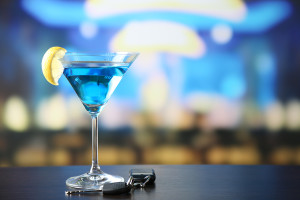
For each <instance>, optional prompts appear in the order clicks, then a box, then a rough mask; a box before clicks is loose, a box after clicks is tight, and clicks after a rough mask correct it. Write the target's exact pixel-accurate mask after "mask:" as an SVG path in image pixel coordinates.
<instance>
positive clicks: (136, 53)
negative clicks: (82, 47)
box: [65, 51, 140, 56]
mask: <svg viewBox="0 0 300 200" xmlns="http://www.w3.org/2000/svg"><path fill="white" fill-rule="evenodd" d="M139 54H140V53H139V52H126V51H122V52H75V51H71V52H68V51H67V52H66V53H65V56H115V55H139Z"/></svg>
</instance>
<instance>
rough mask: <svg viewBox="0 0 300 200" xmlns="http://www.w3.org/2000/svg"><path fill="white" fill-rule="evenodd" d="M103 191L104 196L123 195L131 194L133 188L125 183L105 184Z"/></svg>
mask: <svg viewBox="0 0 300 200" xmlns="http://www.w3.org/2000/svg"><path fill="white" fill-rule="evenodd" d="M102 190H103V194H110V195H113V194H123V193H128V192H130V190H131V187H130V186H128V185H127V184H126V183H125V182H116V183H105V184H104V185H103V189H102Z"/></svg>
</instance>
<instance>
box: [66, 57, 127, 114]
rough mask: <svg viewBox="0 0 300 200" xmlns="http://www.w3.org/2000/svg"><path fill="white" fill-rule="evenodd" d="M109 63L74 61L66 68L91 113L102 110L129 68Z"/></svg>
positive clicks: (69, 78) (72, 83)
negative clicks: (109, 64)
mask: <svg viewBox="0 0 300 200" xmlns="http://www.w3.org/2000/svg"><path fill="white" fill-rule="evenodd" d="M107 65H108V63H106V64H104V63H100V62H98V63H97V62H91V63H87V62H85V63H79V62H73V63H72V64H71V65H70V66H69V67H66V68H65V69H64V75H65V76H66V78H67V79H68V81H69V82H70V84H71V85H72V87H73V88H74V90H75V92H76V93H77V95H78V97H79V98H80V100H81V101H82V103H83V105H84V106H85V108H86V110H87V111H89V112H90V113H99V112H100V111H101V109H102V108H103V106H104V105H105V104H106V102H107V101H108V100H109V98H110V96H111V95H112V93H113V91H114V90H115V89H116V87H117V86H118V84H119V82H120V81H121V79H122V77H123V75H124V73H125V72H126V71H127V69H128V67H127V66H116V65H112V66H107Z"/></svg>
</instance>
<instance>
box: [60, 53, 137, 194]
mask: <svg viewBox="0 0 300 200" xmlns="http://www.w3.org/2000/svg"><path fill="white" fill-rule="evenodd" d="M137 56H138V53H127V52H119V53H105V54H86V53H71V52H67V53H66V54H65V56H64V58H63V60H62V63H63V66H64V72H63V73H64V75H65V77H66V78H67V79H68V81H69V82H70V84H71V85H72V87H73V89H74V90H75V92H76V94H77V95H78V97H79V99H80V100H81V102H82V104H83V105H84V107H85V109H86V110H87V111H88V112H89V113H90V115H91V117H92V166H91V169H90V171H89V172H87V173H85V174H82V175H79V176H75V177H71V178H69V179H67V180H66V184H67V186H69V187H72V188H80V189H90V190H93V189H99V187H100V186H102V185H103V184H104V183H107V182H120V181H124V179H123V177H120V176H116V175H110V174H107V173H104V172H103V171H102V170H101V169H100V166H99V163H98V116H99V113H100V112H101V111H102V109H103V108H104V106H105V105H106V103H107V101H108V100H109V98H110V97H111V95H112V93H113V92H114V90H115V89H116V87H117V86H118V84H119V82H120V81H121V79H122V77H123V75H124V74H125V72H126V71H127V70H128V68H129V67H130V65H131V64H132V63H133V61H134V60H135V59H136V57H137Z"/></svg>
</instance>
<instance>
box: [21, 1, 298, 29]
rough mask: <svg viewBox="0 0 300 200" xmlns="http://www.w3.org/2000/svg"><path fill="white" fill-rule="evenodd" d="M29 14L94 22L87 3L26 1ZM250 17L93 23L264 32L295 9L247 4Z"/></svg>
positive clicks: (171, 16)
mask: <svg viewBox="0 0 300 200" xmlns="http://www.w3.org/2000/svg"><path fill="white" fill-rule="evenodd" d="M22 6H23V9H24V10H25V11H27V12H28V13H30V14H31V15H32V16H34V17H35V18H36V19H37V20H39V21H41V22H42V23H44V24H45V25H48V26H58V27H70V26H79V25H80V24H81V23H82V22H84V21H88V20H92V19H90V18H89V17H88V16H87V15H86V13H85V10H84V1H59V0H53V1H50V0H44V1H39V0H23V1H22ZM247 9H248V12H247V15H246V18H245V19H244V20H242V21H241V22H232V21H228V20H225V19H218V18H215V17H209V16H205V15H197V14H191V13H183V12H174V11H173V12H171V11H169V12H167V11H165V12H163V11H151V12H136V13H126V14H119V15H113V16H111V17H105V18H100V19H93V20H92V21H93V22H95V23H96V24H98V25H101V26H103V27H105V26H106V27H122V26H124V24H126V23H128V22H129V21H132V20H138V21H142V20H167V21H173V22H177V23H181V24H184V25H187V26H189V27H191V28H194V29H197V30H210V29H211V28H212V27H213V26H215V25H216V24H220V23H223V24H227V25H229V26H231V27H232V29H233V30H234V31H235V32H261V31H266V30H268V29H269V28H271V27H273V26H274V25H276V24H278V23H280V22H281V21H283V20H285V19H286V18H287V17H289V15H290V14H291V10H292V9H291V5H290V4H289V2H286V1H262V2H256V3H252V4H251V3H249V4H247Z"/></svg>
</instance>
